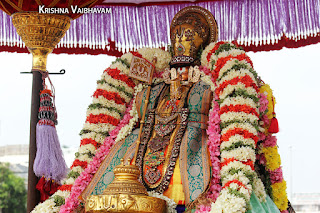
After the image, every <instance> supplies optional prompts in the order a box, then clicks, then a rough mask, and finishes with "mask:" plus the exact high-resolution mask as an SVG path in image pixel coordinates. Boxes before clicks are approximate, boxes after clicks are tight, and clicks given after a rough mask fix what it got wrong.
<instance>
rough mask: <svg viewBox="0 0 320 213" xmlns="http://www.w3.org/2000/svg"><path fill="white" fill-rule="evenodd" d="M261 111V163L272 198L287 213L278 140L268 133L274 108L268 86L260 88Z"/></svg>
mask: <svg viewBox="0 0 320 213" xmlns="http://www.w3.org/2000/svg"><path fill="white" fill-rule="evenodd" d="M260 100H261V101H260V102H261V103H263V104H261V107H260V111H261V112H262V115H263V116H262V119H261V121H262V125H263V127H264V128H265V132H264V133H263V134H261V135H260V141H261V143H260V145H259V149H258V158H259V163H260V164H261V165H263V166H265V168H266V170H267V171H266V172H267V174H266V175H267V176H268V177H267V178H268V180H269V181H270V184H271V189H270V191H271V192H270V193H271V197H272V198H273V201H274V203H275V204H276V206H277V207H278V208H279V210H280V211H281V213H287V212H288V211H287V208H288V198H287V194H286V181H285V180H284V179H283V174H282V169H281V159H280V155H279V153H278V147H277V139H276V137H275V136H273V135H272V134H270V133H269V132H268V129H269V125H270V120H271V119H272V118H273V114H274V106H273V103H272V102H273V100H274V97H273V95H272V90H271V88H270V86H269V85H268V84H264V85H263V86H261V88H260Z"/></svg>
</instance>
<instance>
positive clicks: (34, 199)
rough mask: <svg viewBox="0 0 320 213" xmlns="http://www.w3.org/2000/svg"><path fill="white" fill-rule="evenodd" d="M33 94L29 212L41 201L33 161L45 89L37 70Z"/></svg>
mask: <svg viewBox="0 0 320 213" xmlns="http://www.w3.org/2000/svg"><path fill="white" fill-rule="evenodd" d="M32 76H33V79H32V94H31V117H30V141H29V168H28V198H27V212H28V213H29V212H31V211H32V210H33V209H34V207H35V206H36V205H37V204H38V203H39V202H40V192H39V191H38V190H37V189H36V185H37V183H38V180H39V179H38V177H37V176H36V175H35V174H34V172H33V163H34V159H35V158H36V153H37V142H36V126H37V123H38V121H39V119H38V110H39V107H40V91H41V90H43V86H42V75H41V73H40V72H39V71H37V70H32Z"/></svg>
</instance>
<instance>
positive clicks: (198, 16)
mask: <svg viewBox="0 0 320 213" xmlns="http://www.w3.org/2000/svg"><path fill="white" fill-rule="evenodd" d="M170 39H171V46H172V51H173V58H172V60H171V62H170V64H171V65H172V66H187V65H200V61H199V58H198V53H199V50H200V48H201V47H202V48H204V47H206V46H207V45H208V44H210V43H211V42H215V41H217V39H218V27H217V23H216V21H215V19H214V17H213V15H212V14H211V12H210V11H208V10H206V9H204V8H202V7H199V6H190V7H185V8H183V9H182V10H180V11H179V12H178V13H177V14H176V15H175V16H174V18H173V20H172V22H171V25H170Z"/></svg>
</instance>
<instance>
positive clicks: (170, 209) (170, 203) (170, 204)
mask: <svg viewBox="0 0 320 213" xmlns="http://www.w3.org/2000/svg"><path fill="white" fill-rule="evenodd" d="M148 195H149V196H151V197H156V198H160V199H162V200H165V201H166V204H167V211H166V212H167V213H176V212H177V210H176V207H177V204H176V203H175V202H174V200H172V199H170V198H168V197H167V196H164V195H162V194H159V193H157V192H155V191H149V192H148Z"/></svg>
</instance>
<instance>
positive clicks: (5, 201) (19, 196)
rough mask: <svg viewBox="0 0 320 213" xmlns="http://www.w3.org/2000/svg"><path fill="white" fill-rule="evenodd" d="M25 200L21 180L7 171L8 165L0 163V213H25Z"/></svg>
mask: <svg viewBox="0 0 320 213" xmlns="http://www.w3.org/2000/svg"><path fill="white" fill-rule="evenodd" d="M26 199H27V190H26V188H25V186H24V181H23V179H22V178H20V177H18V176H16V175H15V174H14V173H13V172H12V171H11V170H10V169H9V164H4V163H0V213H9V212H10V213H24V212H26Z"/></svg>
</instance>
